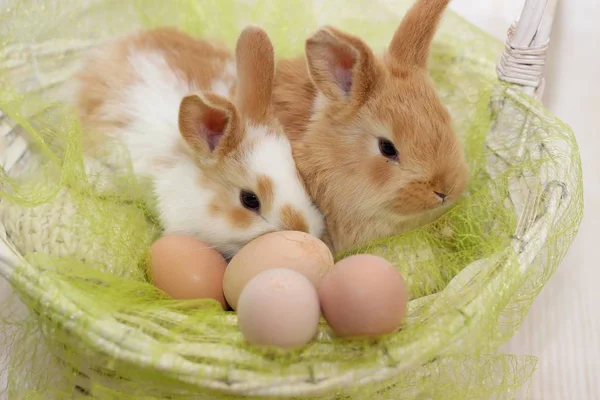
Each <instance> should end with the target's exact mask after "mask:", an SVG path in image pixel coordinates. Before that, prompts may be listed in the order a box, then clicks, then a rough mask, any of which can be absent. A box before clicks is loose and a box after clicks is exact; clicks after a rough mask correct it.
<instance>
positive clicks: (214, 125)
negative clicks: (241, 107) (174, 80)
mask: <svg viewBox="0 0 600 400" xmlns="http://www.w3.org/2000/svg"><path fill="white" fill-rule="evenodd" d="M179 131H180V133H181V136H182V137H183V138H184V139H185V141H186V142H187V143H188V145H190V147H191V148H192V149H193V150H194V151H196V152H199V153H201V154H203V155H212V154H213V153H215V152H217V153H218V154H219V155H224V154H226V153H229V152H230V151H232V150H234V149H236V148H239V144H240V143H241V141H242V139H243V130H242V129H241V127H240V124H239V117H238V114H237V111H236V109H235V106H234V105H233V104H232V103H231V102H230V101H229V100H227V99H225V98H223V97H221V96H219V95H216V94H213V93H200V92H195V93H191V94H188V95H187V96H185V97H184V98H183V99H182V100H181V103H180V106H179Z"/></svg>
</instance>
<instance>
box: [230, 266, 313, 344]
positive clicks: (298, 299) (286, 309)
mask: <svg viewBox="0 0 600 400" xmlns="http://www.w3.org/2000/svg"><path fill="white" fill-rule="evenodd" d="M237 315H238V325H239V327H240V330H241V331H242V334H243V335H244V338H245V339H246V341H248V343H251V344H254V345H260V346H277V347H281V348H286V349H289V348H294V347H298V346H302V345H305V344H306V343H308V342H310V340H311V339H312V338H313V337H314V336H315V334H316V333H317V329H318V326H319V319H320V317H321V309H320V308H319V296H318V295H317V291H316V290H315V287H314V285H313V284H312V282H310V281H309V280H308V279H307V278H306V277H305V276H304V275H302V274H301V273H299V272H296V271H294V270H291V269H287V268H274V269H269V270H267V271H263V272H261V273H260V274H258V275H256V276H255V277H254V278H252V279H250V281H249V282H248V284H247V285H246V287H244V290H242V294H241V295H240V298H239V302H238V309H237Z"/></svg>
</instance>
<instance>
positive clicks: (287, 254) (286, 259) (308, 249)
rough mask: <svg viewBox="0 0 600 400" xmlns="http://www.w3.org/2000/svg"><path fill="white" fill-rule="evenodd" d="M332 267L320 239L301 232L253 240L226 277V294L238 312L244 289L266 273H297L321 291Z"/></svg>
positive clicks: (284, 233)
mask: <svg viewBox="0 0 600 400" xmlns="http://www.w3.org/2000/svg"><path fill="white" fill-rule="evenodd" d="M332 267H333V256H332V255H331V252H330V251H329V248H328V247H327V245H326V244H325V243H323V242H322V241H321V240H319V239H317V238H316V237H314V236H312V235H310V234H308V233H305V232H299V231H280V232H271V233H267V234H265V235H262V236H259V237H258V238H256V239H254V240H252V241H251V242H250V243H248V244H246V245H245V246H244V247H242V249H240V251H239V252H238V253H237V254H236V255H235V256H233V258H232V259H231V261H229V265H228V266H227V270H226V271H225V276H224V277H223V292H224V293H225V298H226V299H227V302H228V303H229V305H230V306H231V307H232V308H233V309H234V310H236V309H237V303H238V298H239V296H240V293H241V292H242V289H243V288H244V286H245V285H246V283H247V282H248V281H249V280H250V279H252V278H253V277H254V276H256V275H258V274H259V273H261V272H262V271H265V270H268V269H272V268H288V269H293V270H295V271H298V272H300V273H302V274H303V275H304V276H306V277H307V278H308V279H309V280H310V281H311V282H312V283H313V285H314V286H315V288H318V287H319V286H320V284H321V280H322V279H323V277H324V276H325V275H326V274H327V272H328V271H329V270H330V269H331V268H332Z"/></svg>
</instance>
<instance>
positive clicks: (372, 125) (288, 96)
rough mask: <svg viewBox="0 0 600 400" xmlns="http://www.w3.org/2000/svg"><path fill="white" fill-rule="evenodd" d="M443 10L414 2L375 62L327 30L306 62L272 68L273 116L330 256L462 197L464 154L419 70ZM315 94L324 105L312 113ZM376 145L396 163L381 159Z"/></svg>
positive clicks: (361, 46) (434, 0)
mask: <svg viewBox="0 0 600 400" xmlns="http://www.w3.org/2000/svg"><path fill="white" fill-rule="evenodd" d="M447 3H448V0H417V2H416V4H415V5H414V6H413V8H412V9H411V10H410V11H409V12H408V13H407V15H406V16H405V18H404V19H403V21H402V23H401V24H400V26H399V27H398V29H397V31H396V33H395V35H394V39H393V40H392V43H391V46H390V48H389V49H388V51H387V53H386V54H385V55H384V56H383V57H381V58H378V57H375V55H374V54H373V53H372V51H371V50H370V49H369V47H368V46H367V45H366V44H365V43H364V42H363V41H362V40H360V39H359V38H357V37H355V36H352V35H350V34H347V33H344V32H341V31H339V30H337V29H335V28H333V27H324V28H322V29H321V30H319V31H318V32H317V33H315V34H314V35H313V36H312V37H310V38H309V39H308V40H307V41H306V61H305V60H303V59H293V60H281V61H280V62H279V63H278V65H277V69H276V77H275V89H274V94H273V99H274V105H275V110H276V115H277V117H278V118H279V120H280V121H281V123H282V124H283V126H284V128H285V130H286V132H287V133H288V135H289V137H290V138H291V139H292V141H293V148H294V157H295V159H296V164H297V166H298V169H299V170H300V172H301V174H302V176H303V178H304V180H305V182H306V185H307V188H308V190H309V193H310V194H311V196H312V197H313V199H314V201H315V203H316V204H317V206H318V207H319V208H320V209H321V210H322V211H323V213H324V214H325V217H326V224H327V229H328V234H327V236H328V238H329V240H330V245H331V247H333V249H334V250H335V251H343V250H346V249H348V248H349V247H352V246H355V245H357V244H359V243H361V242H364V241H366V240H370V239H373V238H377V237H384V236H388V235H392V234H397V233H401V232H403V231H405V230H408V229H411V228H413V227H415V226H417V225H419V224H422V223H424V222H427V221H429V220H431V219H432V218H435V217H437V216H439V215H440V213H442V212H443V211H444V209H445V208H446V206H447V205H449V204H452V203H453V202H454V201H456V200H457V199H458V198H459V197H460V196H461V194H462V193H463V191H464V188H465V185H466V181H467V178H468V172H467V168H466V163H465V160H464V156H463V152H462V149H461V146H460V144H459V141H458V139H457V137H456V135H455V134H454V131H453V129H452V122H451V120H450V116H449V114H448V112H447V110H446V109H445V107H444V106H443V105H442V103H441V101H440V100H439V98H438V96H437V93H436V92H435V89H434V87H433V85H432V82H431V80H430V77H429V75H428V71H427V69H426V66H427V57H428V55H429V47H430V43H431V40H432V38H433V34H434V33H435V30H436V27H437V24H438V22H439V20H440V17H441V14H442V12H443V11H444V9H445V7H446V5H447ZM317 88H318V90H317ZM346 89H347V90H346ZM318 91H319V92H321V93H322V95H323V96H324V97H325V98H326V105H325V106H324V107H323V108H322V109H320V110H317V111H316V113H315V114H314V115H312V114H313V107H314V104H315V100H316V98H317V93H318ZM378 137H383V138H385V139H388V140H390V141H392V142H393V143H394V145H395V147H396V149H397V151H398V156H399V157H398V161H395V160H392V159H388V158H386V157H384V156H383V155H382V154H380V152H379V150H378V139H377V138H378ZM436 192H438V193H441V194H443V195H445V196H446V198H445V200H444V201H443V202H442V200H441V199H440V198H439V197H438V196H437V195H436V194H435V193H436Z"/></svg>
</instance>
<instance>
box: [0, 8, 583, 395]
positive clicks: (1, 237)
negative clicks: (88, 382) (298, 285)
mask: <svg viewBox="0 0 600 400" xmlns="http://www.w3.org/2000/svg"><path fill="white" fill-rule="evenodd" d="M556 3H557V0H527V1H526V2H525V7H524V9H523V12H522V14H521V16H520V19H519V21H518V22H517V23H516V24H515V25H513V26H512V27H511V28H510V29H509V36H508V39H507V40H506V46H505V50H504V53H503V54H502V55H501V57H500V61H499V63H498V67H497V73H498V76H499V78H500V79H502V80H504V81H505V82H509V83H512V84H514V86H513V90H514V93H515V96H516V95H517V94H516V93H517V92H518V91H525V92H526V93H528V94H530V95H532V96H537V97H539V96H541V92H542V90H543V87H544V84H543V67H544V62H545V55H546V49H547V46H548V42H549V34H550V30H551V25H552V20H553V15H554V10H555V8H556ZM66 45H70V46H74V47H85V46H89V45H91V44H90V43H79V44H77V43H71V44H66ZM31 51H42V50H41V49H38V50H31ZM509 95H510V94H509ZM496 106H497V107H498V110H497V115H498V118H497V121H496V124H495V126H494V129H493V130H492V131H491V132H490V133H489V135H488V138H487V142H486V144H487V146H488V147H489V148H490V149H492V151H494V149H495V148H497V149H498V152H497V156H498V157H500V158H501V157H502V154H501V152H502V150H501V149H503V148H505V147H506V143H508V142H514V143H517V144H519V143H520V146H521V148H517V149H516V150H515V149H513V151H515V152H519V151H523V152H524V151H525V150H526V147H527V144H526V137H525V135H526V132H527V129H526V128H523V127H519V128H518V129H511V128H510V125H511V121H510V120H503V115H504V111H506V114H507V115H511V112H510V111H511V110H508V109H506V110H504V109H503V107H506V108H509V107H511V103H510V102H507V103H505V104H497V105H496ZM511 135H512V136H513V137H510V136H511ZM498 143H500V144H498ZM558 146H560V144H558ZM529 156H531V157H535V155H531V154H530V155H529ZM30 162H35V160H33V158H32V157H30V153H29V151H28V144H27V140H26V138H25V137H24V136H23V134H22V132H21V131H20V130H19V127H18V126H14V125H11V123H9V121H8V119H7V118H3V115H2V113H1V111H0V166H1V167H2V168H3V169H4V170H5V171H7V172H8V173H9V174H10V175H14V176H16V175H18V174H20V173H22V172H23V171H25V170H27V168H28V166H29V163H30ZM495 168H499V169H498V170H497V171H496V170H495ZM566 168H567V166H565V170H564V171H561V174H558V175H557V174H556V173H555V174H554V175H552V177H551V179H548V180H547V181H546V182H545V185H544V186H543V187H537V188H535V189H534V188H532V187H530V186H529V185H528V184H527V177H526V176H524V177H523V178H522V181H521V182H515V183H514V185H513V186H512V187H511V193H510V197H511V200H512V202H513V204H514V208H515V210H514V212H515V215H517V216H518V221H519V223H518V227H517V231H516V232H515V234H514V240H513V242H512V245H513V246H514V248H515V249H517V252H518V254H519V257H520V259H519V264H520V266H521V268H522V269H523V272H525V271H526V269H527V268H528V266H529V265H530V264H531V263H532V261H533V259H534V258H535V257H536V256H537V255H538V253H539V251H540V249H541V248H542V247H543V246H544V243H545V241H546V237H547V235H548V234H549V232H550V231H551V230H552V226H553V225H554V223H555V221H557V220H560V218H561V215H562V214H563V213H564V211H565V210H566V208H567V207H568V206H569V205H570V202H569V197H568V196H569V188H570V187H572V185H575V184H576V182H573V181H572V180H571V179H572V178H571V173H570V171H568V170H567V169H566ZM501 169H502V168H501V167H498V166H497V164H495V163H493V162H490V165H489V171H488V172H489V173H490V175H491V176H494V175H495V174H499V173H501V172H502V171H501ZM542 192H543V193H544V194H545V196H544V201H545V203H546V204H545V212H544V213H543V214H542V215H536V216H533V215H531V210H533V209H534V208H536V207H537V206H538V205H539V204H537V203H536V204H533V203H532V202H539V201H540V200H539V199H540V193H542ZM534 217H535V218H534ZM0 255H1V257H0V274H2V275H3V276H4V277H5V278H7V279H9V280H10V278H11V271H12V268H13V267H14V266H15V265H17V264H19V263H22V262H24V260H23V259H22V258H21V256H20V254H19V252H18V251H17V249H16V247H15V246H14V245H13V244H11V242H10V240H9V239H8V238H7V235H6V232H5V228H4V227H3V226H2V224H1V222H0ZM480 261H481V262H476V263H474V264H473V265H471V266H467V267H466V268H465V271H467V272H468V271H472V272H471V273H472V274H475V273H477V272H476V271H477V270H478V269H482V268H483V266H484V265H491V264H494V263H498V262H501V261H499V260H498V259H488V260H480ZM467 275H468V274H467ZM461 279H465V277H464V276H463V277H462V278H461ZM463 282H464V281H463ZM498 284H500V283H499V282H494V281H492V282H491V283H489V285H498ZM456 285H460V282H458V283H456ZM483 302H485V299H483V298H482V299H479V300H477V301H474V302H473V303H471V304H470V305H469V307H473V308H476V307H478V306H480V304H483ZM64 312H65V313H68V312H69V310H64ZM455 322H456V326H455V327H454V328H453V329H454V330H455V332H456V336H457V337H460V335H461V328H462V324H463V323H464V322H461V321H458V320H457V321H455ZM92 329H93V330H95V331H94V332H92V333H93V334H94V335H95V336H96V337H97V340H98V343H101V342H102V343H103V346H108V347H112V349H111V350H110V351H119V352H120V354H121V355H122V357H125V358H126V357H129V356H130V355H131V356H133V354H134V353H135V352H137V351H139V346H140V343H142V344H143V340H144V338H143V334H140V335H141V336H136V335H135V334H131V335H130V336H128V337H126V338H122V337H121V333H123V332H124V331H125V329H126V328H125V327H122V328H121V327H119V326H115V327H113V328H111V329H114V330H111V329H109V328H108V326H106V325H92ZM120 329H123V330H122V331H120ZM90 334H91V333H90ZM431 350H432V351H434V350H435V351H438V352H440V353H444V352H448V351H449V349H448V348H444V347H443V346H441V347H440V348H437V349H431ZM174 357H175V356H174ZM137 362H141V361H140V360H139V359H138V360H137ZM165 362H180V363H181V362H182V361H181V360H171V361H165ZM418 362H420V361H419V360H406V362H403V363H399V364H396V365H394V366H388V367H381V368H378V369H377V370H376V371H374V370H356V371H352V373H347V374H345V375H340V376H337V377H334V378H331V379H323V380H320V381H313V380H311V379H308V378H307V379H306V380H305V381H302V380H299V381H295V382H292V383H286V382H281V383H279V384H272V383H270V382H268V380H266V381H265V382H266V383H265V384H260V383H256V384H252V382H251V379H249V378H245V379H240V380H239V381H238V382H237V383H227V382H217V381H208V380H207V381H195V380H194V378H193V370H190V374H189V376H187V377H184V378H182V379H184V380H185V379H187V381H188V382H192V383H194V384H197V385H199V386H202V387H206V388H212V389H216V390H220V391H223V392H227V393H231V394H252V395H255V396H265V397H266V396H271V395H274V394H282V393H284V394H288V395H289V394H297V395H316V394H319V393H324V392H326V391H327V390H329V389H330V388H334V387H343V386H344V385H348V384H360V383H362V382H364V383H367V382H374V381H383V380H385V379H388V378H390V377H393V376H397V375H399V374H400V373H402V372H403V371H405V370H407V369H408V368H411V366H413V365H414V364H415V363H418ZM251 378H252V377H251ZM254 378H255V379H256V382H260V381H261V376H258V375H257V376H256V377H254ZM81 385H82V386H85V382H82V383H81ZM423 398H426V397H423Z"/></svg>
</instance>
